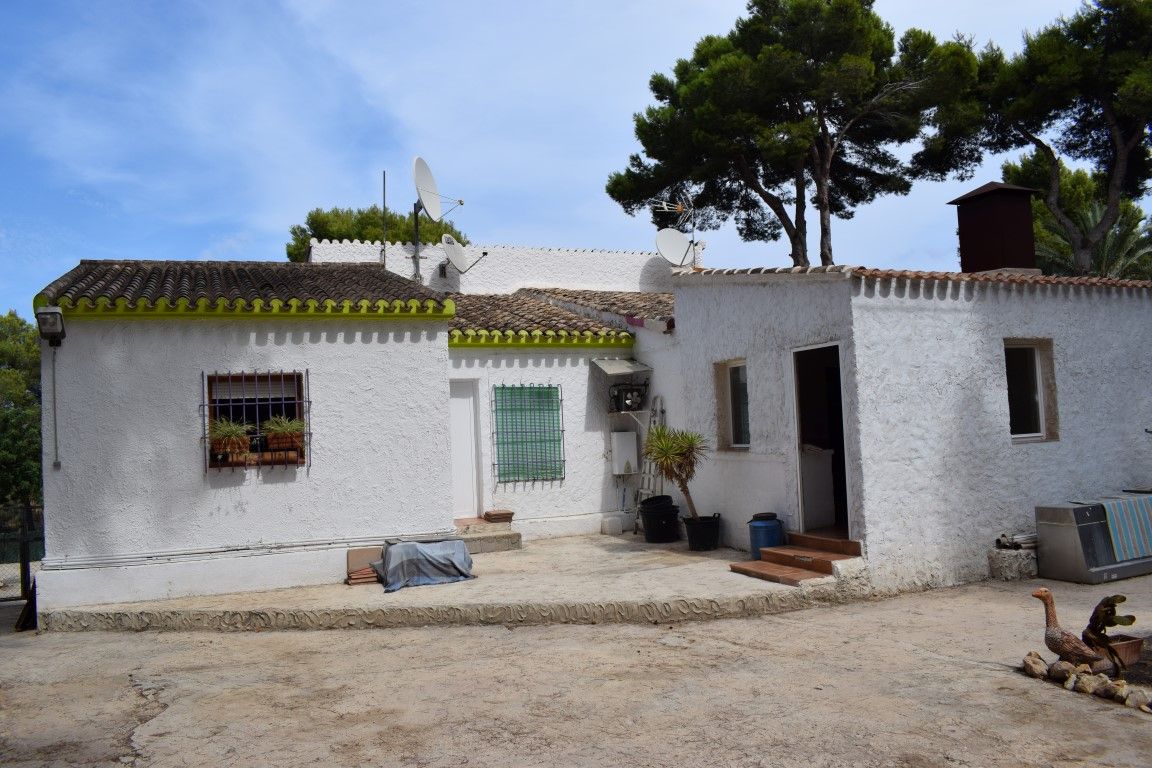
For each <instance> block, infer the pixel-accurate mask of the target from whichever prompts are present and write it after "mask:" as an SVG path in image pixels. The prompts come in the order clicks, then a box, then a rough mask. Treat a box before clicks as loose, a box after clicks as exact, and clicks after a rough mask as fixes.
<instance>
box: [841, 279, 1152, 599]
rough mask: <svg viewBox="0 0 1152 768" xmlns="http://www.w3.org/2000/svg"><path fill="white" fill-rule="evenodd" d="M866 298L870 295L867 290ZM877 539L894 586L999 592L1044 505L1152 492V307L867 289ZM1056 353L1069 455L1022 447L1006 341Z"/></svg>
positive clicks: (1037, 293) (1081, 294)
mask: <svg viewBox="0 0 1152 768" xmlns="http://www.w3.org/2000/svg"><path fill="white" fill-rule="evenodd" d="M861 285H863V287H861ZM856 291H857V295H855V296H854V298H853V301H852V314H853V323H854V326H855V339H856V344H855V348H856V366H857V373H856V376H857V380H858V389H859V398H860V399H859V421H860V459H861V461H862V462H863V465H864V472H863V488H862V494H863V501H864V507H865V517H866V530H865V539H866V547H867V554H868V559H869V563H870V569H871V571H872V574H873V579H874V581H875V582H876V583H877V585H878V586H881V587H890V588H908V587H918V586H935V585H941V584H953V583H958V582H964V581H971V580H974V579H980V578H984V577H986V576H987V560H986V555H987V550H988V549H989V547H991V545H992V542H993V540H994V538H995V537H996V536H997V535H998V534H1000V533H1002V532H1010V533H1011V532H1019V531H1034V530H1035V518H1034V507H1035V506H1036V505H1037V504H1041V503H1046V502H1053V501H1066V500H1070V499H1091V498H1095V497H1098V496H1099V495H1101V494H1105V493H1112V492H1116V491H1118V490H1120V489H1121V488H1124V487H1133V486H1147V485H1148V484H1150V483H1152V436H1149V435H1147V434H1145V433H1144V429H1145V428H1146V427H1152V384H1150V382H1152V297H1149V294H1148V293H1147V292H1136V291H1123V290H1114V289H1083V288H1071V289H1070V288H1068V287H1046V286H1040V287H1020V286H1010V285H999V286H997V285H994V284H993V285H981V286H974V285H971V284H969V285H967V286H963V287H962V286H959V285H957V284H955V283H953V284H944V283H930V284H920V283H916V282H913V283H911V284H909V283H906V282H903V281H902V282H899V283H896V284H895V285H894V284H892V283H891V281H885V282H883V283H881V284H880V285H879V286H877V285H875V284H873V283H867V284H860V283H857V284H856ZM1013 337H1017V338H1045V339H1051V340H1052V344H1053V362H1054V372H1055V378H1056V402H1057V408H1058V412H1059V420H1060V430H1059V439H1058V440H1056V441H1047V442H1034V443H1019V444H1013V442H1012V440H1011V439H1010V437H1009V430H1008V396H1007V387H1006V378H1005V370H1004V339H1005V338H1013Z"/></svg>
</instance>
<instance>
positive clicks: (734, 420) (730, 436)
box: [714, 360, 752, 451]
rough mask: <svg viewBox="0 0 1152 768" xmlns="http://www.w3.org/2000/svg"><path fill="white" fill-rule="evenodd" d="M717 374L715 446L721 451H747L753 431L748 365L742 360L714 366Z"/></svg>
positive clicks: (728, 361)
mask: <svg viewBox="0 0 1152 768" xmlns="http://www.w3.org/2000/svg"><path fill="white" fill-rule="evenodd" d="M714 369H715V375H716V426H717V435H716V445H717V447H718V448H719V449H720V450H722V451H723V450H735V451H743V450H747V449H748V447H749V446H750V444H751V442H752V440H751V434H752V433H751V430H750V428H749V419H748V366H747V365H746V364H745V362H744V361H743V360H727V361H725V362H722V363H716V364H715V365H714Z"/></svg>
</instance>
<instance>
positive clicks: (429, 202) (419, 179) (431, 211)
mask: <svg viewBox="0 0 1152 768" xmlns="http://www.w3.org/2000/svg"><path fill="white" fill-rule="evenodd" d="M412 178H413V179H414V180H415V181H416V194H417V195H418V196H419V197H420V205H421V206H423V207H424V213H426V214H428V218H430V219H432V221H440V219H441V218H442V217H443V216H444V214H443V212H442V211H441V209H440V190H439V189H438V188H437V187H436V179H435V177H434V176H432V169H431V168H429V167H428V163H426V162H424V158H422V157H417V158H416V159H415V160H414V161H413V162H412Z"/></svg>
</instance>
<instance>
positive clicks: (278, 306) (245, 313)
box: [32, 294, 456, 320]
mask: <svg viewBox="0 0 1152 768" xmlns="http://www.w3.org/2000/svg"><path fill="white" fill-rule="evenodd" d="M48 304H49V301H48V299H47V298H46V297H45V296H44V294H37V295H36V298H35V299H33V301H32V305H33V307H35V308H37V309H39V308H40V307H42V306H46V305H48ZM57 306H59V307H60V309H61V310H63V312H64V314H65V315H66V316H68V317H75V318H103V319H109V320H124V319H132V318H138V319H162V320H172V319H195V318H232V319H252V318H261V319H273V320H274V319H280V320H293V319H300V318H306V319H310V320H312V319H319V318H334V319H335V318H338V319H343V320H448V319H450V318H453V317H455V316H456V303H455V302H454V301H452V299H444V300H443V301H442V302H437V301H434V300H432V299H426V300H424V301H421V300H419V299H408V300H407V301H405V300H401V299H396V300H394V301H385V300H378V301H368V300H366V299H362V300H360V301H350V300H348V299H345V300H343V301H334V300H332V299H324V300H322V301H319V300H316V299H307V300H304V301H301V300H300V299H288V300H281V299H271V300H269V301H264V300H262V299H253V300H251V301H248V300H246V299H235V300H231V301H230V300H228V299H223V298H221V299H217V300H216V301H215V302H210V301H209V300H208V299H197V300H195V301H192V300H190V299H187V298H180V299H177V300H176V301H175V302H171V301H169V300H168V299H166V298H163V297H162V298H160V299H159V300H157V301H156V302H154V303H153V302H151V301H149V300H148V299H140V300H139V301H137V302H135V303H132V304H130V303H129V302H128V300H127V299H116V300H112V299H109V298H107V297H104V296H101V297H98V298H96V299H95V300H94V301H93V300H92V299H89V298H86V297H85V298H81V299H79V300H77V301H73V300H72V299H70V298H68V297H66V296H62V297H60V299H59V300H58V301H57Z"/></svg>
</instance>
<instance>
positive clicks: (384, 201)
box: [380, 170, 388, 264]
mask: <svg viewBox="0 0 1152 768" xmlns="http://www.w3.org/2000/svg"><path fill="white" fill-rule="evenodd" d="M386 248H388V172H387V170H381V172H380V264H386V263H387V261H386V259H385V258H384V257H385V249H386Z"/></svg>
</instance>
